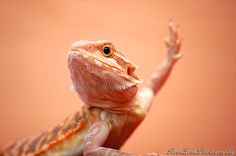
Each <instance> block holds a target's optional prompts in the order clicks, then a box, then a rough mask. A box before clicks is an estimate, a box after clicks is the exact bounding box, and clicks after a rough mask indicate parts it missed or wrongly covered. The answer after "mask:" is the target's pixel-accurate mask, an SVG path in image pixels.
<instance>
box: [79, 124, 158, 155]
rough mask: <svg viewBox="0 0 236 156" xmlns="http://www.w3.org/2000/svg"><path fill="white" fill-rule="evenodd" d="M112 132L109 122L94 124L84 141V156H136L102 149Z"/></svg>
mask: <svg viewBox="0 0 236 156" xmlns="http://www.w3.org/2000/svg"><path fill="white" fill-rule="evenodd" d="M110 130H111V124H110V123H109V122H106V121H99V122H96V123H95V124H93V125H92V127H91V128H90V129H89V131H88V134H87V136H86V137H85V140H84V152H83V154H84V156H110V155H114V156H136V155H134V154H128V153H124V152H121V151H119V150H116V149H111V148H106V147H101V146H102V144H103V143H104V142H105V140H106V139H107V137H108V135H109V132H110ZM140 156H141V155H140ZM142 156H157V154H156V153H147V154H144V155H142Z"/></svg>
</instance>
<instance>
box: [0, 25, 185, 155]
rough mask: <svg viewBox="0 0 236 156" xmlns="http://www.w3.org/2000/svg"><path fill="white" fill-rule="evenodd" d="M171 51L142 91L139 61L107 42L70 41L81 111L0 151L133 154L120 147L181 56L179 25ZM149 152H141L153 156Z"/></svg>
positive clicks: (70, 59) (172, 31) (70, 61)
mask: <svg viewBox="0 0 236 156" xmlns="http://www.w3.org/2000/svg"><path fill="white" fill-rule="evenodd" d="M169 30H170V35H169V37H167V38H166V39H165V43H166V46H167V55H166V57H165V59H164V61H163V62H162V64H161V65H160V66H159V67H158V69H157V70H156V71H154V73H153V74H152V75H151V78H150V79H149V80H148V82H147V84H146V85H145V86H144V87H143V88H142V89H140V90H138V88H137V84H138V83H140V82H141V81H140V79H139V78H138V77H137V76H136V75H135V73H134V72H135V69H136V65H135V64H134V63H132V62H131V61H129V60H128V59H126V58H125V57H124V56H123V55H122V54H121V53H120V52H118V51H117V49H116V48H115V46H114V45H113V44H112V43H111V42H109V41H103V40H102V41H101V40H100V41H78V42H76V43H74V44H72V45H71V49H70V52H69V55H68V66H69V69H70V73H71V79H72V81H73V88H74V90H75V91H76V92H77V93H78V95H79V96H80V98H81V99H82V100H83V102H84V103H85V106H84V107H83V110H82V112H81V114H80V113H76V114H75V115H74V116H72V117H71V118H67V119H66V120H65V121H63V122H62V123H60V124H58V125H57V126H56V127H54V128H53V129H52V130H50V131H47V132H44V133H42V134H40V135H38V136H35V137H33V138H29V139H25V140H22V141H16V142H13V143H10V144H8V145H5V146H4V147H3V148H2V153H1V152H0V156H1V155H4V156H5V155H6V156H20V155H29V156H37V155H43V156H47V155H56V156H61V155H66V156H76V155H84V156H102V155H107V156H109V155H115V156H135V155H134V154H128V153H124V152H121V151H119V150H118V149H119V148H120V147H121V146H122V145H123V144H124V142H125V141H126V140H127V139H128V137H129V136H130V135H131V134H132V133H133V131H134V130H135V129H136V128H137V126H138V125H139V124H140V123H141V121H142V120H143V119H144V117H145V116H146V114H147V113H148V111H149V109H150V107H151V103H152V100H153V98H154V96H155V95H156V94H157V92H158V91H159V90H160V88H161V87H162V86H163V84H164V83H165V81H166V80H167V78H168V76H169V74H170V72H171V69H172V68H173V66H174V64H175V63H176V61H177V60H179V58H181V54H180V53H179V50H180V45H181V40H180V39H179V36H178V31H177V27H176V26H175V25H174V24H173V23H172V22H170V23H169ZM155 155H157V154H156V153H146V154H143V156H155Z"/></svg>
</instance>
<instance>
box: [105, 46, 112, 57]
mask: <svg viewBox="0 0 236 156" xmlns="http://www.w3.org/2000/svg"><path fill="white" fill-rule="evenodd" d="M103 54H104V55H105V56H110V55H111V54H112V52H111V49H110V47H108V46H105V47H104V48H103Z"/></svg>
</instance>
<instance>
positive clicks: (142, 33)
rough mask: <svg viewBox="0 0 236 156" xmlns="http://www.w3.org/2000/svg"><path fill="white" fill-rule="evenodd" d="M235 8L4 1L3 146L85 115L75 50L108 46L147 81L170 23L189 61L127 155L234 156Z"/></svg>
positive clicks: (0, 49)
mask: <svg viewBox="0 0 236 156" xmlns="http://www.w3.org/2000/svg"><path fill="white" fill-rule="evenodd" d="M235 17H236V1H234V0H207V1H204V0H199V1H197V0H195V1H194V0H191V1H190V0H175V1H174V0H157V1H155V0H145V1H137V0H133V1H110V0H68V1H65V0H64V1H63V0H51V1H46V0H37V1H36V0H34V1H30V0H22V1H17V0H9V1H8V0H2V1H1V5H0V21H1V25H0V42H1V43H0V86H1V90H0V104H1V105H0V109H1V110H0V112H1V113H0V127H1V128H0V143H2V142H5V141H7V140H10V139H17V138H22V137H25V136H29V135H33V134H35V133H38V132H40V131H43V130H46V129H48V128H50V127H52V126H54V125H55V124H56V123H58V122H60V121H61V120H63V119H64V118H65V117H66V116H69V115H71V114H73V113H74V112H75V111H77V110H79V109H80V107H81V105H82V102H81V101H80V100H79V98H78V97H77V95H76V94H75V93H74V92H72V91H71V90H70V89H69V88H70V85H71V80H70V77H69V72H68V69H67V62H66V61H67V59H66V55H67V50H68V47H69V45H70V43H72V42H74V41H76V40H79V39H109V40H112V41H114V42H115V43H116V44H117V47H119V49H120V50H121V51H122V52H123V53H124V54H125V55H126V56H127V57H128V58H129V59H130V60H133V61H134V62H135V63H137V64H138V65H139V66H140V70H139V73H140V75H141V77H142V78H143V79H147V78H148V75H149V74H150V73H151V72H152V71H153V70H154V69H155V68H156V66H157V65H158V63H159V62H160V61H161V60H162V58H163V57H164V55H165V46H164V44H163V37H164V36H165V35H166V34H167V33H168V31H167V22H168V19H169V18H173V19H174V21H175V22H176V23H178V24H180V26H181V36H183V38H184V41H183V47H182V52H183V54H184V58H183V59H182V60H181V61H180V62H179V63H178V64H177V65H176V67H175V69H174V71H173V73H172V75H171V77H170V79H169V80H168V82H167V83H166V85H165V86H164V87H163V89H162V90H161V92H160V93H159V95H158V96H157V97H156V98H155V101H154V104H153V107H152V109H151V111H150V113H149V115H148V116H147V118H146V119H145V121H144V122H143V124H142V125H141V126H140V127H139V128H138V129H137V131H136V132H135V133H134V134H133V135H132V137H131V138H130V139H129V140H128V142H127V143H126V144H125V145H124V146H123V148H122V150H123V151H126V152H131V153H144V152H148V151H156V152H160V153H165V152H167V150H168V149H169V148H172V147H175V148H177V149H181V148H187V147H188V148H201V147H202V148H207V149H215V150H226V149H230V148H231V149H233V150H234V151H235V150H236V141H235V139H236V122H235V119H236V118H235V109H236V81H235V79H236V68H235V67H236V46H235V44H236V42H235V41H236V30H235V28H236V21H235Z"/></svg>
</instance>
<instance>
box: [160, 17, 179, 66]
mask: <svg viewBox="0 0 236 156" xmlns="http://www.w3.org/2000/svg"><path fill="white" fill-rule="evenodd" d="M168 28H169V32H170V34H169V36H168V37H165V39H164V42H165V44H166V46H167V52H168V58H169V59H170V61H173V62H176V61H177V60H179V59H180V58H181V57H182V54H181V53H180V52H179V51H180V47H181V41H182V39H181V38H179V31H178V25H175V24H174V23H173V22H172V20H170V21H169V24H168Z"/></svg>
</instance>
